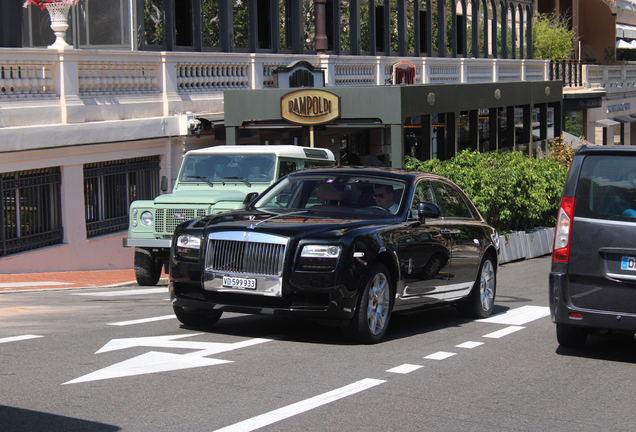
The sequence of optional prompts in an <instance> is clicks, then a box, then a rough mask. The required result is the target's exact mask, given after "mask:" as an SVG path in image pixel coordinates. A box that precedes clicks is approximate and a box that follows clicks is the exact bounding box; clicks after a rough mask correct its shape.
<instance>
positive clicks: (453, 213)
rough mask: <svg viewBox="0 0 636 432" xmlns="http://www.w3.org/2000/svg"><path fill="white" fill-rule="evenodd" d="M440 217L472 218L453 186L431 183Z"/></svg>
mask: <svg viewBox="0 0 636 432" xmlns="http://www.w3.org/2000/svg"><path fill="white" fill-rule="evenodd" d="M433 186H434V187H435V194H436V196H437V199H438V204H439V206H440V207H441V211H442V216H444V217H447V218H472V217H473V215H472V213H471V212H470V210H469V209H468V206H467V205H466V202H465V201H464V199H463V198H462V196H461V195H460V193H459V192H458V191H457V190H455V188H454V187H453V186H451V185H450V184H447V183H442V182H437V181H436V182H433Z"/></svg>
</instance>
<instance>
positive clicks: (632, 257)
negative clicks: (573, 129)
mask: <svg viewBox="0 0 636 432" xmlns="http://www.w3.org/2000/svg"><path fill="white" fill-rule="evenodd" d="M550 312H551V316H552V321H553V322H555V323H556V334H557V340H558V342H559V344H560V345H562V346H565V347H582V346H583V345H584V344H585V341H586V339H587V335H588V334H591V333H605V332H607V331H616V332H624V333H629V334H634V333H636V146H583V147H581V148H580V149H579V150H578V151H577V152H576V154H575V156H574V160H573V162H572V166H571V167H570V172H569V174H568V177H567V180H566V183H565V187H564V189H563V198H562V199H561V208H560V209H559V216H558V220H557V227H556V231H555V239H554V251H553V255H552V270H551V272H550Z"/></svg>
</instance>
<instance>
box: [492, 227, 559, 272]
mask: <svg viewBox="0 0 636 432" xmlns="http://www.w3.org/2000/svg"><path fill="white" fill-rule="evenodd" d="M553 241H554V228H539V229H537V230H535V231H531V232H525V231H513V232H512V233H510V235H508V236H500V237H499V263H501V264H503V263H507V262H511V261H517V260H520V259H530V258H536V257H539V256H543V255H547V254H550V253H552V243H553Z"/></svg>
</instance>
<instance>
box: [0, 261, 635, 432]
mask: <svg viewBox="0 0 636 432" xmlns="http://www.w3.org/2000/svg"><path fill="white" fill-rule="evenodd" d="M549 267H550V258H549V257H544V258H539V259H535V260H530V261H523V262H517V263H509V264H506V265H503V266H502V267H501V268H500V269H499V270H500V271H499V274H498V287H497V290H498V292H497V300H496V306H495V307H496V309H495V314H497V317H495V319H493V320H491V322H483V321H468V320H465V319H462V318H461V317H459V315H458V314H457V313H456V311H455V310H454V309H453V308H448V307H447V308H442V309H436V310H429V311H423V312H417V313H409V314H402V315H394V316H393V318H392V323H391V327H390V328H389V331H388V335H387V339H386V341H385V342H383V343H381V344H378V345H372V346H364V345H352V344H349V343H347V342H345V341H344V339H343V338H342V337H341V335H340V332H339V330H338V329H335V328H329V327H322V326H319V325H317V324H314V323H311V322H305V321H300V320H290V319H283V318H278V317H266V316H249V315H240V314H225V315H223V317H222V318H221V320H220V321H219V322H218V324H217V325H216V326H214V327H213V328H212V329H209V330H205V329H193V328H185V327H183V326H181V325H180V324H179V323H178V321H177V320H176V319H175V318H174V317H173V316H172V308H171V306H170V304H169V301H168V295H167V292H165V291H164V292H157V290H156V289H142V290H141V291H140V290H139V289H138V288H101V289H100V288H92V289H81V290H80V289H71V290H60V291H35V292H34V291H31V292H19V293H4V294H0V432H14V431H64V432H72V431H83V432H85V431H96V432H102V431H104V432H106V431H153V432H156V431H215V430H219V429H223V428H226V429H224V430H228V431H240V430H244V431H248V430H257V429H258V430H262V431H297V430H302V431H342V430H350V431H389V430H390V431H395V430H405V431H411V430H412V431H429V430H430V431H551V432H553V431H573V430H576V431H601V430H602V431H609V430H612V431H622V430H625V431H628V430H636V414H635V413H634V408H633V401H634V400H636V386H634V385H633V378H634V376H635V375H636V372H635V370H634V362H635V361H636V341H634V340H633V339H632V338H627V337H609V338H601V337H592V338H590V339H589V342H588V346H587V347H586V349H584V350H566V349H563V348H559V347H558V345H557V343H556V339H555V334H554V333H555V329H554V324H552V322H551V321H550V318H549V316H548V315H547V313H548V311H547V280H548V272H549ZM164 289H165V287H164ZM492 321H494V322H492Z"/></svg>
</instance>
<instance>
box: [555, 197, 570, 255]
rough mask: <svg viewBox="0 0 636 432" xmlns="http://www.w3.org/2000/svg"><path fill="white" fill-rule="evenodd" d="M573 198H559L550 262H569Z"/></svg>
mask: <svg viewBox="0 0 636 432" xmlns="http://www.w3.org/2000/svg"><path fill="white" fill-rule="evenodd" d="M574 204H575V198H574V197H563V198H561V207H560V208H559V218H558V219H557V225H556V231H555V233H554V251H553V253H552V261H559V262H564V263H567V262H569V261H570V238H571V236H572V219H574Z"/></svg>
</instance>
